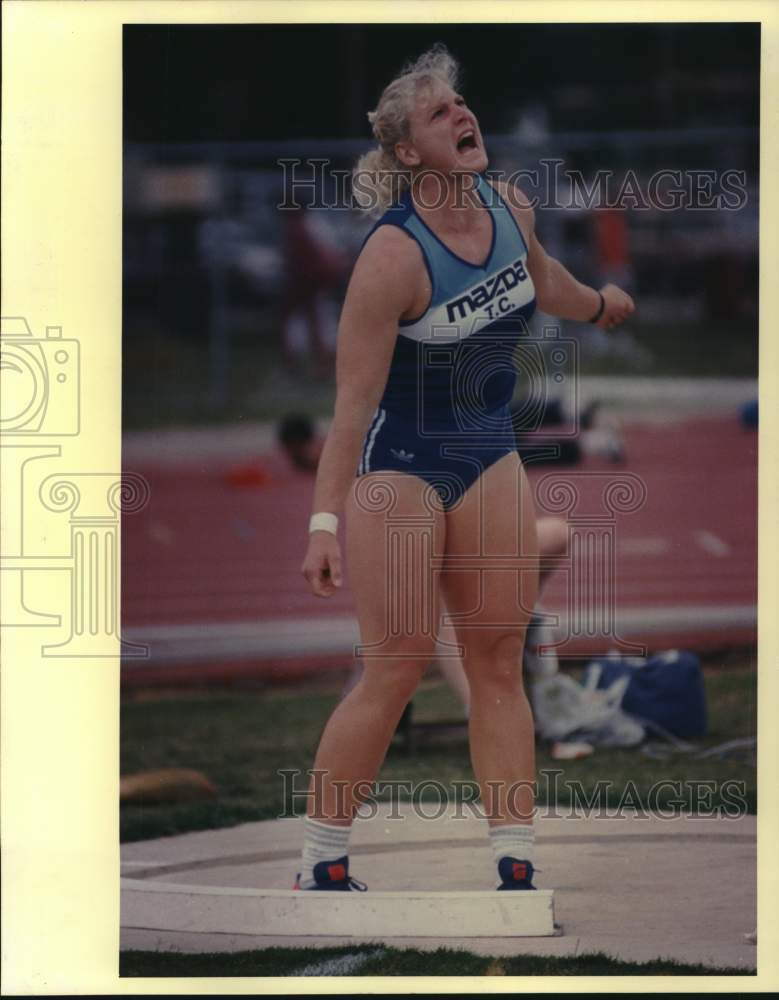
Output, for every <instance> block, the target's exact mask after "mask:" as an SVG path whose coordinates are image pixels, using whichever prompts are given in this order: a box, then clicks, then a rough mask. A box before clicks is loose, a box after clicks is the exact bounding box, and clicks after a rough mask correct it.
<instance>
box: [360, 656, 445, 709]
mask: <svg viewBox="0 0 779 1000" xmlns="http://www.w3.org/2000/svg"><path fill="white" fill-rule="evenodd" d="M428 663H429V659H425V660H422V659H420V660H416V659H415V660H411V661H403V660H393V659H390V658H387V659H384V658H382V657H377V658H376V659H375V661H374V662H372V663H371V662H368V663H366V664H365V669H364V671H363V675H362V679H361V681H360V683H361V685H362V686H363V690H364V691H365V692H366V693H370V694H372V695H375V696H377V697H379V698H380V699H381V701H382V702H384V703H386V704H393V705H396V706H400V707H402V706H404V705H406V704H407V702H408V701H410V699H411V698H412V697H413V695H414V692H415V691H416V689H417V687H418V686H419V682H420V680H421V679H422V676H423V674H424V672H425V668H426V667H427V665H428Z"/></svg>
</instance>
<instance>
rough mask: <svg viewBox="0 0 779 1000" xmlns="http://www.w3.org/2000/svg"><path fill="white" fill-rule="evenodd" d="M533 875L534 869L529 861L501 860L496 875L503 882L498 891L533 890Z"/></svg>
mask: <svg viewBox="0 0 779 1000" xmlns="http://www.w3.org/2000/svg"><path fill="white" fill-rule="evenodd" d="M534 874H535V868H534V867H533V864H532V862H530V861H518V860H517V858H501V859H500V861H499V862H498V875H500V877H501V879H503V881H502V882H501V883H500V885H499V886H498V889H535V886H534V885H533V875H534Z"/></svg>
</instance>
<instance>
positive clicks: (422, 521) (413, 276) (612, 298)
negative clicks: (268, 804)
mask: <svg viewBox="0 0 779 1000" xmlns="http://www.w3.org/2000/svg"><path fill="white" fill-rule="evenodd" d="M456 87H457V65H456V63H455V61H454V59H453V58H452V56H451V55H450V54H449V53H448V52H447V51H446V49H445V48H443V47H442V46H436V47H434V48H433V49H431V50H430V51H429V52H427V53H425V54H424V55H422V56H421V57H420V58H419V59H418V60H417V61H416V62H415V63H413V64H411V65H409V66H408V67H406V69H405V70H404V71H403V72H402V73H401V75H400V76H399V77H398V78H397V79H395V80H394V81H393V82H392V83H390V84H389V86H387V87H386V89H385V90H384V92H383V93H382V95H381V98H380V100H379V103H378V106H377V108H376V110H375V111H374V112H372V113H371V114H369V116H368V117H369V120H370V121H371V123H372V125H373V133H374V135H375V137H376V139H377V140H378V143H379V147H378V148H377V149H375V150H373V151H372V152H370V153H368V154H367V155H366V156H365V157H363V158H362V159H361V160H360V161H359V162H358V164H357V166H356V168H355V176H354V190H355V192H361V194H362V196H363V197H365V196H369V197H371V198H372V199H373V206H372V207H374V208H375V207H376V205H377V204H378V207H379V208H380V209H383V210H384V214H383V215H382V216H381V218H380V219H379V221H378V222H377V224H376V226H375V227H374V228H373V230H372V231H371V233H370V234H369V236H368V238H367V240H366V241H365V243H364V244H363V248H362V250H361V252H360V255H359V257H358V259H357V262H356V264H355V266H354V270H353V273H352V276H351V280H350V282H349V286H348V289H347V292H346V297H345V300H344V304H343V310H342V313H341V319H340V324H339V332H338V348H337V358H336V379H337V397H336V404H335V415H334V419H333V422H332V424H331V427H330V431H329V433H328V436H327V440H326V442H325V446H324V449H323V452H322V457H321V460H320V463H319V469H318V473H317V479H316V486H315V491H314V507H313V509H314V513H313V515H312V518H311V523H310V535H309V547H308V551H307V553H306V556H305V560H304V563H303V567H302V571H303V574H304V576H305V578H306V580H307V581H308V582H309V585H310V586H311V589H312V591H313V593H314V594H315V595H317V596H319V597H329V596H331V595H332V594H333V593H334V592H335V590H336V588H338V587H340V586H341V583H342V578H343V577H342V572H343V570H342V560H341V550H340V548H339V544H338V541H337V538H336V530H337V520H338V517H337V516H338V514H339V513H340V512H341V510H342V509H345V514H346V556H347V559H348V563H349V569H350V575H351V585H352V590H353V593H354V597H355V602H356V608H357V615H358V619H359V625H360V634H361V639H362V647H361V650H360V653H361V655H362V658H363V663H364V670H363V674H362V677H361V679H360V681H359V683H358V684H357V685H356V687H354V688H353V689H352V690H351V691H350V692H349V694H348V695H347V696H346V697H345V698H344V700H343V701H342V702H341V703H340V704H339V705H338V706H337V708H336V709H335V711H334V712H333V714H332V715H331V717H330V719H329V721H328V723H327V725H326V727H325V730H324V732H323V734H322V738H321V741H320V744H319V749H318V751H317V754H316V759H315V762H314V769H313V773H312V780H311V785H310V789H309V799H308V809H307V816H306V819H305V836H304V847H303V858H302V866H301V871H300V873H299V875H298V878H297V881H296V884H295V887H296V888H301V889H325V890H330V889H334V890H345V891H349V890H353V889H362V888H364V886H363V885H362V884H361V883H359V882H357V880H356V879H353V878H351V877H350V876H349V868H348V847H347V845H348V838H349V831H350V827H351V823H352V819H353V816H354V814H355V811H356V809H357V807H358V806H359V803H360V801H361V800H362V799H364V798H365V797H366V795H367V794H368V793H369V791H370V789H371V787H372V783H373V781H374V780H375V777H376V775H377V774H378V771H379V768H380V767H381V764H382V762H383V760H384V757H385V754H386V752H387V748H388V746H389V743H390V740H391V738H392V735H393V733H394V732H395V728H396V726H397V723H398V720H399V719H400V716H401V714H402V712H403V709H404V707H405V705H406V704H407V702H408V701H409V699H410V698H411V697H412V695H413V693H414V691H415V689H416V687H417V684H418V682H419V680H420V678H421V677H422V674H423V673H424V670H425V667H426V666H427V664H428V663H429V661H430V660H431V658H432V656H433V653H434V650H435V644H436V627H435V625H436V624H437V621H438V617H437V614H438V612H439V610H440V606H439V602H440V601H441V600H443V602H444V603H445V605H446V610H447V613H448V614H449V616H451V617H450V620H451V621H452V623H453V625H454V628H455V633H456V636H457V642H458V644H459V647H460V653H461V658H462V663H463V667H464V669H465V673H466V675H467V678H468V683H469V685H470V690H471V710H470V716H469V741H470V750H471V761H472V764H473V769H474V772H475V775H476V778H477V781H478V783H479V787H480V792H481V803H482V808H483V809H484V811H485V813H486V816H487V819H488V824H489V835H490V840H491V842H492V847H493V851H494V856H495V860H496V864H497V867H498V877H499V879H500V885H499V886H498V888H499V889H532V888H534V886H533V883H532V879H533V848H534V830H533V812H534V792H533V788H534V781H535V753H534V732H533V718H532V715H531V710H530V707H529V704H528V700H527V698H526V696H525V692H524V690H523V685H522V676H521V663H522V651H523V644H524V641H525V632H526V629H527V625H528V621H529V619H530V616H531V613H532V609H533V607H534V604H535V600H536V593H537V586H538V572H537V570H538V560H537V538H536V523H535V514H534V510H533V500H532V496H531V491H530V488H529V485H528V481H527V478H526V475H525V472H524V469H523V468H522V465H521V462H520V459H519V456H518V454H517V450H516V443H515V440H514V434H513V429H512V426H511V418H510V413H509V409H508V406H509V403H510V401H511V397H512V393H513V389H514V383H515V372H514V366H513V355H514V352H515V348H516V347H517V343H518V338H519V337H520V336H521V335H522V333H523V332H526V324H527V321H528V319H529V318H530V316H531V314H532V312H533V311H534V309H535V307H536V304H537V305H538V307H539V308H540V309H542V310H543V311H544V312H547V313H551V314H553V315H555V316H559V317H561V318H566V319H572V320H580V321H588V320H589V321H591V322H597V323H598V325H599V326H601V327H603V328H611V327H613V326H614V325H615V324H617V323H619V322H621V321H622V320H624V319H625V318H626V317H627V316H628V315H629V314H630V313H632V312H633V309H634V306H633V302H632V300H631V298H630V296H628V295H627V294H626V293H625V292H623V291H621V290H620V289H619V288H617V287H616V286H614V285H606V286H605V287H603V288H602V289H601V290H600V291H599V292H598V291H596V290H595V289H594V288H589V287H587V286H585V285H582V284H580V283H579V282H578V281H576V279H575V278H573V277H572V275H571V274H570V273H569V272H568V271H567V270H566V269H565V268H564V267H563V266H562V265H561V264H560V263H559V262H558V261H556V260H553V259H552V258H550V257H548V256H547V254H546V253H545V252H544V250H543V248H542V247H541V245H540V243H539V242H538V239H537V238H536V236H535V232H534V213H533V209H532V207H531V206H530V204H529V203H528V201H527V199H526V198H525V197H524V196H523V195H522V194H521V193H520V192H519V190H517V189H514V188H509V187H508V186H507V185H505V184H501V183H499V182H496V183H495V184H492V183H490V182H489V181H488V180H487V179H486V177H485V176H484V171H485V169H486V167H487V162H488V161H487V154H486V152H485V149H484V143H483V140H482V136H481V132H480V131H479V123H478V121H477V120H476V117H475V115H474V114H473V112H472V111H471V110H470V109H469V108H468V106H467V105H466V103H465V100H464V99H463V98H462V97H461V96H460V95H459V94H458V93H457V90H456ZM355 473H356V475H355Z"/></svg>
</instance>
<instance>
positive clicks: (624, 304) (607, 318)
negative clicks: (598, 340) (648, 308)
mask: <svg viewBox="0 0 779 1000" xmlns="http://www.w3.org/2000/svg"><path fill="white" fill-rule="evenodd" d="M600 293H601V295H602V296H603V301H604V303H605V305H604V307H603V315H602V316H601V318H600V319H599V320H598V322H597V323H596V324H595V325H596V326H599V327H600V328H601V329H602V330H610V329H611V328H612V327H614V326H618V325H619V324H620V323H624V321H625V320H626V319H627V318H628V316H630V315H632V314H633V313H634V312H635V311H636V306H635V304H634V302H633V299H631V297H630V296H629V295H628V293H627V292H623V291H622V289H621V288H617V286H616V285H604V286H603V288H601V290H600Z"/></svg>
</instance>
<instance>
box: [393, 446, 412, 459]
mask: <svg viewBox="0 0 779 1000" xmlns="http://www.w3.org/2000/svg"><path fill="white" fill-rule="evenodd" d="M390 451H391V452H392V454H393V455H394V456H395V458H397V459H399V460H400V461H401V462H410V461H412V459H413V458H414V453H413V451H406V449H405V448H401V449H400V451H395V449H394V448H390Z"/></svg>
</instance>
